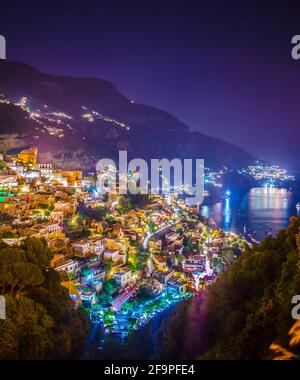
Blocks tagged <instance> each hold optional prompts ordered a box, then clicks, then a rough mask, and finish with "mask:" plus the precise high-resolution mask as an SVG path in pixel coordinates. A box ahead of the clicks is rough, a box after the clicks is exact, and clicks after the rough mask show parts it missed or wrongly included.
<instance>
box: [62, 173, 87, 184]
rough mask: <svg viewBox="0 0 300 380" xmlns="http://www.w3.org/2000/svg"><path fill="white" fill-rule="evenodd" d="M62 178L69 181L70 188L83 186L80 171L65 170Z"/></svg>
mask: <svg viewBox="0 0 300 380" xmlns="http://www.w3.org/2000/svg"><path fill="white" fill-rule="evenodd" d="M61 176H62V178H65V179H66V180H67V183H68V186H81V181H82V172H81V171H78V170H64V171H62V172H61Z"/></svg>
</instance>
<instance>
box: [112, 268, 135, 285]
mask: <svg viewBox="0 0 300 380" xmlns="http://www.w3.org/2000/svg"><path fill="white" fill-rule="evenodd" d="M114 279H115V280H116V283H117V284H118V285H119V286H121V287H122V288H124V287H125V286H127V285H128V284H130V283H131V282H132V280H133V278H132V271H131V270H123V271H119V272H116V273H115V274H114Z"/></svg>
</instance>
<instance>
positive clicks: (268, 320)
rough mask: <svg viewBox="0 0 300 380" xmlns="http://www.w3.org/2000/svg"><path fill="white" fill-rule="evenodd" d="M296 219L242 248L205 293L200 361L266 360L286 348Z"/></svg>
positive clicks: (299, 222) (297, 272) (297, 253)
mask: <svg viewBox="0 0 300 380" xmlns="http://www.w3.org/2000/svg"><path fill="white" fill-rule="evenodd" d="M299 227H300V218H292V219H291V224H290V226H289V227H288V228H287V229H286V230H282V231H280V232H279V233H278V235H277V236H276V237H275V238H273V239H271V238H267V239H265V240H264V241H263V242H262V243H261V244H260V245H259V247H256V248H254V249H252V250H250V251H247V252H245V253H244V254H243V255H241V257H240V258H239V259H238V260H237V261H236V262H235V263H234V264H233V265H232V266H231V267H230V269H229V270H228V272H227V273H224V274H223V275H222V276H221V277H220V278H219V279H218V281H217V282H216V283H215V284H214V285H213V287H212V288H211V289H210V291H209V292H208V296H207V302H206V323H205V327H204V329H205V332H206V339H207V341H208V346H207V349H206V351H205V354H204V355H202V356H201V358H203V359H269V358H272V353H271V351H270V345H271V344H272V343H276V344H279V345H282V346H288V343H289V335H288V332H289V330H290V328H291V327H292V325H293V323H294V322H295V321H294V320H293V319H292V317H291V310H292V307H293V305H292V303H291V300H292V297H293V296H294V295H296V294H299V292H300V233H299Z"/></svg>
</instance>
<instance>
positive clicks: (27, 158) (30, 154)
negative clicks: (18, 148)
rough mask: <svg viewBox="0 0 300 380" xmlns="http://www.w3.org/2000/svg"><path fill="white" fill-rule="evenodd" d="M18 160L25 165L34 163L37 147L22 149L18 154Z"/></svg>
mask: <svg viewBox="0 0 300 380" xmlns="http://www.w3.org/2000/svg"><path fill="white" fill-rule="evenodd" d="M18 161H19V162H21V163H23V164H27V165H28V164H31V165H36V161H37V148H31V149H28V150H22V152H21V153H19V154H18Z"/></svg>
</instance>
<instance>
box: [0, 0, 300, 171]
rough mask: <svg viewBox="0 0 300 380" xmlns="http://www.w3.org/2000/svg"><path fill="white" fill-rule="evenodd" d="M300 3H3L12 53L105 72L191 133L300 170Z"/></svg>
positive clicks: (53, 65)
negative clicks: (297, 50) (296, 45)
mask: <svg viewBox="0 0 300 380" xmlns="http://www.w3.org/2000/svg"><path fill="white" fill-rule="evenodd" d="M299 3H300V2H299V1H298V5H296V4H297V2H296V1H294V2H289V1H280V2H279V1H278V2H277V1H272V2H271V1H270V2H264V1H257V2H256V1H240V2H238V1H214V0H206V1H202V0H197V1H196V0H194V1H192V0H185V1H176V0H175V1H171V0H168V1H167V0H159V1H158V0H156V1H148V0H140V1H133V0H132V1H130V0H122V1H115V0H106V1H102V0H98V1H96V0H95V1H92V0H85V1H63V0H61V1H55V0H52V1H38V0H36V1H26V0H23V1H13V0H4V1H3V0H2V1H1V10H0V34H2V35H4V36H5V37H6V39H7V58H8V59H9V60H19V61H23V62H26V63H29V64H31V65H33V66H35V67H36V68H38V69H40V70H42V71H45V72H47V73H51V74H66V75H72V76H96V77H100V78H103V79H107V80H111V81H112V82H114V83H115V84H116V85H117V86H118V88H119V90H120V91H121V92H122V93H123V94H124V95H126V96H127V97H129V98H131V99H134V100H135V101H136V102H139V103H145V104H148V105H152V106H156V107H158V108H160V109H163V110H166V111H168V112H170V113H172V114H173V115H175V116H177V117H178V118H179V119H180V120H182V121H183V122H185V123H187V124H188V125H189V126H190V127H191V128H192V129H194V130H197V131H200V132H203V133H206V134H208V135H211V136H215V137H219V138H222V139H224V140H226V141H229V142H231V143H234V144H236V145H238V146H240V147H242V148H244V149H246V150H247V151H249V152H251V153H254V154H256V155H258V156H259V157H261V158H263V159H267V160H270V161H272V162H273V163H278V164H280V165H283V166H287V167H288V168H290V169H292V170H298V171H300V149H299V145H300V125H299V124H300V123H299V122H300V112H299V110H300V96H299V94H300V60H299V61H294V60H293V59H292V57H291V49H292V45H291V39H292V36H293V35H295V34H300V5H299Z"/></svg>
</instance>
